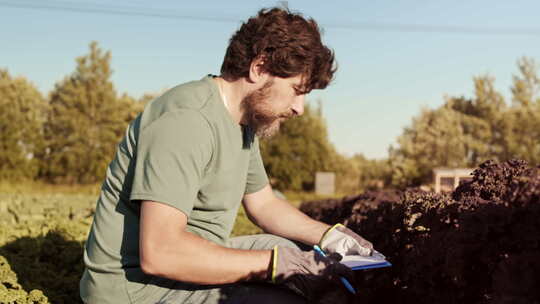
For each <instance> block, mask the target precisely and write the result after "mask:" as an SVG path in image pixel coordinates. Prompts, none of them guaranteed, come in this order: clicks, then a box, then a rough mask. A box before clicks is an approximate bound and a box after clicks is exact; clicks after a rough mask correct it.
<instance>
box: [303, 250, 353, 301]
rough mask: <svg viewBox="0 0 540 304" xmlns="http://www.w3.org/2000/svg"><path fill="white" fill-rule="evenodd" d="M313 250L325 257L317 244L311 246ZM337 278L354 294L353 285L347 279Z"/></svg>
mask: <svg viewBox="0 0 540 304" xmlns="http://www.w3.org/2000/svg"><path fill="white" fill-rule="evenodd" d="M313 250H315V252H317V253H318V254H320V255H321V256H323V257H326V254H325V253H324V251H322V249H321V247H319V246H318V245H315V246H313ZM339 279H340V280H341V283H343V285H345V288H347V290H348V291H350V292H351V293H352V294H356V290H354V287H353V286H352V285H351V283H349V281H347V279H345V278H344V277H339Z"/></svg>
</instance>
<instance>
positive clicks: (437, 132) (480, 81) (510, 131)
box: [389, 58, 540, 188]
mask: <svg viewBox="0 0 540 304" xmlns="http://www.w3.org/2000/svg"><path fill="white" fill-rule="evenodd" d="M518 69H519V74H518V75H516V76H514V83H513V86H512V88H511V91H512V101H511V102H510V103H509V102H506V101H505V100H504V97H503V96H502V94H501V93H499V92H498V91H497V90H496V89H495V87H494V81H495V80H494V79H493V78H491V77H489V76H483V77H477V78H475V79H474V84H475V96H474V97H473V98H465V97H449V98H447V99H446V102H445V103H444V104H443V105H442V106H441V107H439V108H437V109H433V110H432V109H424V110H423V111H422V113H421V114H420V115H419V116H418V117H415V118H414V119H413V122H412V124H411V126H409V127H407V128H405V130H404V131H403V133H402V135H401V136H400V137H399V138H398V140H397V146H396V147H394V148H391V149H390V159H389V162H390V167H391V171H390V172H391V173H392V175H391V176H390V178H389V181H390V182H389V183H391V184H392V185H394V186H396V187H400V188H401V187H404V186H418V185H420V184H423V183H429V182H430V180H431V176H432V169H433V168H435V167H439V166H440V167H476V166H477V165H478V164H480V163H481V162H483V161H485V160H488V159H493V160H499V161H505V160H509V159H512V158H520V159H523V160H525V161H527V162H529V163H530V164H532V165H538V164H540V79H539V77H538V75H537V74H536V71H537V66H536V64H535V62H534V61H533V60H532V59H527V58H523V59H521V60H520V61H519V62H518Z"/></svg>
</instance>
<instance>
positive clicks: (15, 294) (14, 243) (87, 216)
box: [0, 182, 320, 304]
mask: <svg viewBox="0 0 540 304" xmlns="http://www.w3.org/2000/svg"><path fill="white" fill-rule="evenodd" d="M98 194H99V186H98V185H91V186H62V185H48V184H42V183H34V182H27V183H20V184H9V183H3V184H0V303H16V304H20V303H40V304H42V303H54V304H56V303H79V302H80V300H79V296H78V282H79V278H80V275H81V274H82V270H83V264H82V252H83V244H84V241H85V239H86V237H87V234H88V231H89V229H90V225H91V223H92V216H93V212H94V208H95V203H96V198H97V196H98ZM285 194H286V195H287V197H290V198H291V203H293V204H294V205H296V206H298V205H300V203H301V200H312V199H317V198H320V197H317V196H316V195H313V194H309V193H293V192H286V193H285ZM260 232H261V230H260V229H259V228H258V227H256V226H255V225H253V224H252V223H251V222H250V221H249V220H248V219H247V217H246V215H245V212H244V210H243V209H242V208H241V209H240V211H239V214H238V218H237V221H236V223H235V227H234V230H233V233H232V234H233V235H245V234H255V233H260ZM47 298H48V300H47Z"/></svg>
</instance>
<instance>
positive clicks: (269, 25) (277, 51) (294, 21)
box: [221, 8, 337, 94]
mask: <svg viewBox="0 0 540 304" xmlns="http://www.w3.org/2000/svg"><path fill="white" fill-rule="evenodd" d="M257 58H263V69H264V71H265V72H267V73H269V74H270V75H272V76H277V77H282V78H288V77H295V76H298V75H302V76H303V78H304V81H303V84H302V85H301V87H298V88H296V90H297V91H298V93H299V94H305V93H309V92H310V91H311V90H313V89H324V88H326V86H327V85H328V84H329V83H330V82H331V81H332V79H333V76H334V73H335V72H336V70H337V67H336V64H335V61H334V52H333V51H332V50H330V49H329V48H328V47H326V46H325V45H323V44H322V41H321V31H320V29H319V26H318V25H317V22H315V20H313V19H311V18H310V19H307V20H306V19H305V18H304V17H303V16H302V15H301V14H297V13H292V12H290V11H289V10H288V9H282V8H272V9H262V10H260V11H259V13H258V14H257V16H255V17H252V18H250V19H249V20H248V21H247V22H246V23H243V24H242V26H241V27H240V29H239V30H238V31H237V32H236V33H235V34H234V35H233V36H232V37H231V39H230V41H229V47H228V48H227V52H226V54H225V58H224V60H223V64H222V66H221V76H222V77H223V78H224V79H226V80H228V81H235V80H237V79H239V78H242V77H248V76H249V68H250V65H251V63H252V61H253V60H254V59H257Z"/></svg>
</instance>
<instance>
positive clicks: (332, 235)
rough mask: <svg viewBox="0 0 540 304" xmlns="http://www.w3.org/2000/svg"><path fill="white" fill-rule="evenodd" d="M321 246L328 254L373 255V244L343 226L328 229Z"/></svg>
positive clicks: (337, 225) (338, 225)
mask: <svg viewBox="0 0 540 304" xmlns="http://www.w3.org/2000/svg"><path fill="white" fill-rule="evenodd" d="M319 246H320V247H321V248H322V249H323V250H324V251H326V252H329V253H333V252H336V253H339V254H341V255H342V256H347V255H362V256H370V255H371V254H372V253H373V244H371V243H370V242H368V241H367V240H365V239H364V238H363V237H361V236H359V235H358V234H356V233H355V232H354V231H352V230H351V229H349V228H347V227H345V226H344V225H342V224H336V225H334V226H332V227H331V228H330V229H328V230H327V231H326V232H325V233H324V235H323V236H322V238H321V241H320V242H319Z"/></svg>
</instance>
